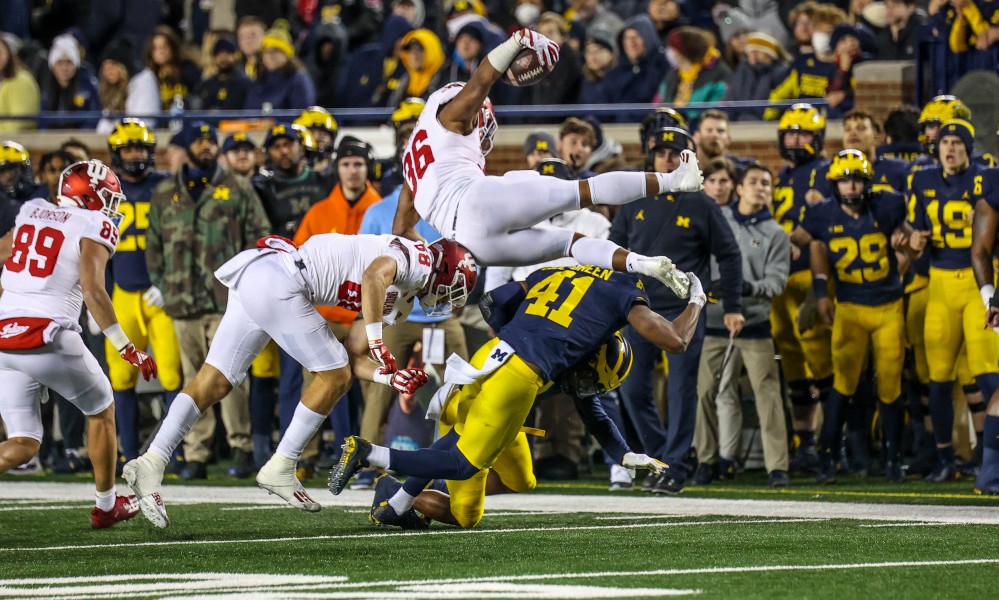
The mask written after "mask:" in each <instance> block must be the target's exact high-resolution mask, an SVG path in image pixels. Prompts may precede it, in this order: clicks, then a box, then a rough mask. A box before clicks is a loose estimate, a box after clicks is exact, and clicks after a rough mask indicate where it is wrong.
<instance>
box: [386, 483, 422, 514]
mask: <svg viewBox="0 0 999 600" xmlns="http://www.w3.org/2000/svg"><path fill="white" fill-rule="evenodd" d="M415 501H416V496H410V495H409V494H407V493H406V490H404V489H403V488H399V491H398V492H396V493H395V495H394V496H392V497H391V498H389V501H388V503H389V506H391V507H392V509H393V510H395V514H397V515H401V514H402V513H404V512H406V511H407V510H409V509H411V508H413V502H415Z"/></svg>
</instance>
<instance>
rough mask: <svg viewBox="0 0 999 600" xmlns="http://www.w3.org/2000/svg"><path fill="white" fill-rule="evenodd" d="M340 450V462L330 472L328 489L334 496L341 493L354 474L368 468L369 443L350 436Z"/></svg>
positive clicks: (360, 438)
mask: <svg viewBox="0 0 999 600" xmlns="http://www.w3.org/2000/svg"><path fill="white" fill-rule="evenodd" d="M341 448H343V454H341V455H340V461H339V462H338V463H336V465H334V466H333V468H332V469H331V470H330V478H329V488H330V492H332V493H333V495H334V496H337V495H339V494H340V492H342V491H343V488H345V487H346V486H347V482H348V481H350V478H351V477H353V476H354V474H355V473H357V472H358V471H360V470H361V469H363V468H364V467H366V466H368V455H369V454H371V442H369V441H368V440H366V439H364V438H362V437H359V436H356V435H352V436H350V437H349V438H347V439H346V440H345V441H344V443H343V446H341Z"/></svg>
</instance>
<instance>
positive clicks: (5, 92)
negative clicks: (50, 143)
mask: <svg viewBox="0 0 999 600" xmlns="http://www.w3.org/2000/svg"><path fill="white" fill-rule="evenodd" d="M40 109H41V95H40V92H39V90H38V83H37V82H36V81H35V78H34V77H32V76H31V73H29V72H28V70H27V69H22V68H18V69H17V72H16V73H14V76H13V77H8V78H6V79H3V80H2V81H0V115H37V114H38V111H39V110H40ZM34 128H35V123H34V122H33V121H0V130H3V131H15V130H23V129H34Z"/></svg>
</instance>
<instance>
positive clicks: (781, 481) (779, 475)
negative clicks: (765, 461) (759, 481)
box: [767, 469, 791, 488]
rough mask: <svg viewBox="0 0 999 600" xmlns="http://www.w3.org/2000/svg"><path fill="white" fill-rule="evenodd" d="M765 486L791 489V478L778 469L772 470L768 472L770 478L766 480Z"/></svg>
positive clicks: (785, 472)
mask: <svg viewBox="0 0 999 600" xmlns="http://www.w3.org/2000/svg"><path fill="white" fill-rule="evenodd" d="M767 485H769V486H770V487H781V488H786V487H791V478H790V477H788V475H787V471H782V470H780V469H774V470H773V471H770V477H769V478H768V479H767Z"/></svg>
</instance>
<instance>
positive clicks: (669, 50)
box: [666, 46, 680, 69]
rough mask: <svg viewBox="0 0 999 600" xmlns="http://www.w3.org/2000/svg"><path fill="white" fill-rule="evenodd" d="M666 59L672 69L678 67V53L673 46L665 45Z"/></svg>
mask: <svg viewBox="0 0 999 600" xmlns="http://www.w3.org/2000/svg"><path fill="white" fill-rule="evenodd" d="M666 61H667V62H669V66H671V67H673V68H674V69H679V68H680V54H679V53H678V52H677V51H676V50H674V49H673V46H667V47H666Z"/></svg>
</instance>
